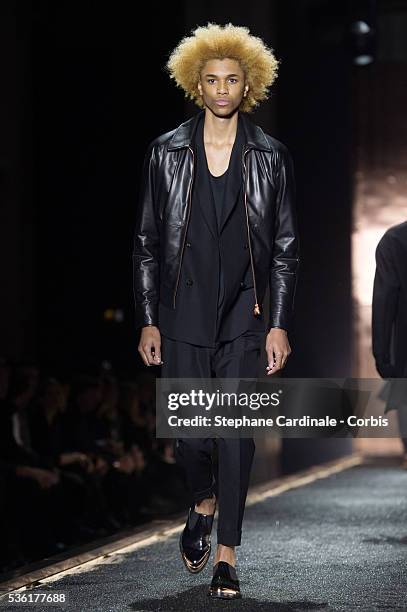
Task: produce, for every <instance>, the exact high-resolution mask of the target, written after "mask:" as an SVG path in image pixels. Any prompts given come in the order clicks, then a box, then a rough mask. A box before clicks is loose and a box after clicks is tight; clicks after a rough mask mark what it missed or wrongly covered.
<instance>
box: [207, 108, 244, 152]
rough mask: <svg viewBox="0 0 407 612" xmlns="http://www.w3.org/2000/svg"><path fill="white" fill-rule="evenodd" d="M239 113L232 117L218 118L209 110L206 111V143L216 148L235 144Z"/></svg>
mask: <svg viewBox="0 0 407 612" xmlns="http://www.w3.org/2000/svg"><path fill="white" fill-rule="evenodd" d="M238 117H239V113H238V111H236V112H235V113H233V114H232V115H231V116H230V117H217V116H216V115H214V114H213V113H212V111H210V110H209V109H208V108H206V109H205V121H204V141H205V143H208V144H209V143H210V144H213V145H215V146H223V145H231V144H233V142H234V140H235V137H236V132H237V122H238Z"/></svg>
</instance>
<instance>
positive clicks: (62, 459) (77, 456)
mask: <svg viewBox="0 0 407 612" xmlns="http://www.w3.org/2000/svg"><path fill="white" fill-rule="evenodd" d="M88 462H89V458H88V457H87V455H85V453H79V452H76V451H75V452H72V453H61V454H60V455H59V465H70V464H71V463H80V464H81V465H82V466H83V467H86V466H87V464H88Z"/></svg>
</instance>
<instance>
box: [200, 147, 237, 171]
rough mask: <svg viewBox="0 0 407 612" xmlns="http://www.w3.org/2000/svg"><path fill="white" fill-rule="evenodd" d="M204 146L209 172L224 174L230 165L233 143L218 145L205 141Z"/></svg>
mask: <svg viewBox="0 0 407 612" xmlns="http://www.w3.org/2000/svg"><path fill="white" fill-rule="evenodd" d="M204 148H205V155H206V161H207V164H208V168H209V172H210V173H211V174H212V175H213V176H220V175H221V174H224V172H226V170H227V169H228V167H229V162H230V156H231V154H232V148H233V144H231V145H224V146H222V147H216V146H215V145H212V144H209V143H205V144H204Z"/></svg>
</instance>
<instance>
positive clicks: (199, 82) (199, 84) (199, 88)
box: [198, 81, 202, 96]
mask: <svg viewBox="0 0 407 612" xmlns="http://www.w3.org/2000/svg"><path fill="white" fill-rule="evenodd" d="M198 91H199V93H200V94H201V96H202V85H201V81H198Z"/></svg>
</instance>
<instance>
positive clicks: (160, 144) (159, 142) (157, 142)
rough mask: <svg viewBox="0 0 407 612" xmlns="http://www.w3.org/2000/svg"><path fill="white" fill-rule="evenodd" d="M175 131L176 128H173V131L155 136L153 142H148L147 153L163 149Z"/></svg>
mask: <svg viewBox="0 0 407 612" xmlns="http://www.w3.org/2000/svg"><path fill="white" fill-rule="evenodd" d="M176 130H177V128H174V129H173V130H170V131H169V132H164V133H163V134H160V135H159V136H156V137H155V138H154V139H153V140H150V142H149V143H148V145H147V153H154V152H155V151H160V150H162V149H164V148H165V147H166V145H167V144H168V142H169V141H170V140H171V138H172V137H173V135H174V134H175V132H176Z"/></svg>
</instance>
